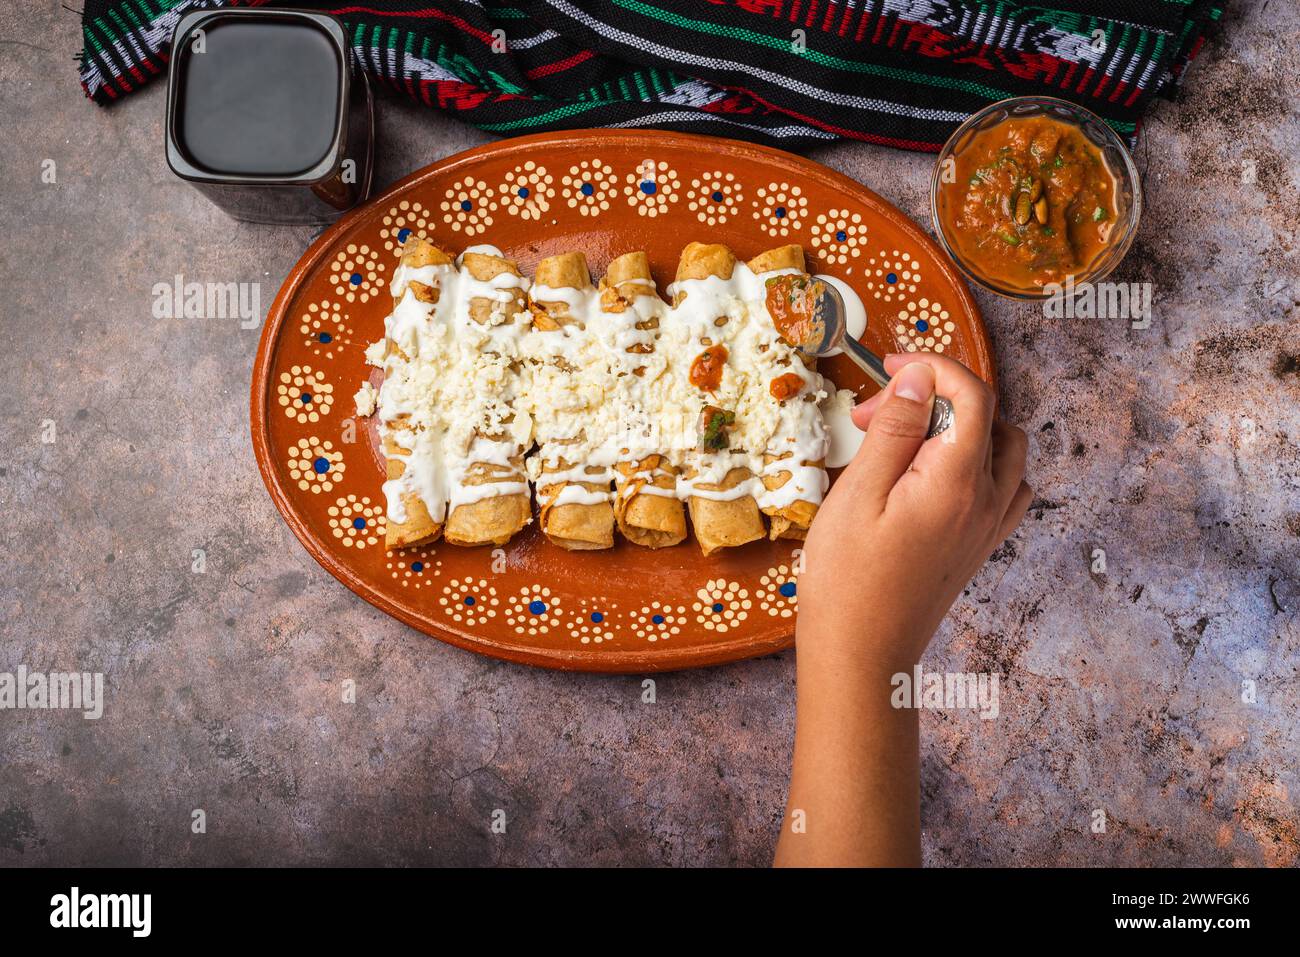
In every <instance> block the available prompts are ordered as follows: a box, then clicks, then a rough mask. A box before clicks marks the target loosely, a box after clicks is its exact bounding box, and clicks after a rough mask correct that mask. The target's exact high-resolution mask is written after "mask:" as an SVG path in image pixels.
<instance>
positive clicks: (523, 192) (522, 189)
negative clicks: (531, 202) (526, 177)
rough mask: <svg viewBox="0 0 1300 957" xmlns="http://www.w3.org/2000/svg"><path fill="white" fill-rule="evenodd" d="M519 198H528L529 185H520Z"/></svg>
mask: <svg viewBox="0 0 1300 957" xmlns="http://www.w3.org/2000/svg"><path fill="white" fill-rule="evenodd" d="M519 198H520V199H527V198H528V187H527V186H520V187H519Z"/></svg>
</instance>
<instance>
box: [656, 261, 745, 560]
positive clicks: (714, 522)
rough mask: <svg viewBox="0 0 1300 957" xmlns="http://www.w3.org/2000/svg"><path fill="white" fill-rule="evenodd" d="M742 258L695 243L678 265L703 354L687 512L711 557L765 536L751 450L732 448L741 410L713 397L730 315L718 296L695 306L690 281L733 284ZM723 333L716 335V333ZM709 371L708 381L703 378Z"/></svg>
mask: <svg viewBox="0 0 1300 957" xmlns="http://www.w3.org/2000/svg"><path fill="white" fill-rule="evenodd" d="M735 267H736V257H735V256H734V255H733V254H732V252H731V250H730V249H728V248H727V247H726V246H720V245H706V244H703V243H694V242H693V243H691V244H689V245H688V246H687V247H686V248H685V249H684V250H683V251H682V255H681V259H680V260H679V262H678V265H677V277H676V282H675V283H674V288H675V291H674V294H673V305H674V306H675V307H676V310H677V317H676V318H677V320H678V321H683V320H684V321H688V322H689V323H690V324H691V327H692V329H695V330H699V331H698V332H697V333H696V334H695V336H696V337H695V340H694V341H693V343H692V344H691V348H692V349H695V348H698V349H699V350H700V352H699V353H698V354H697V355H696V356H695V357H694V358H692V359H691V360H690V371H689V373H688V381H689V383H690V384H689V386H687V387H688V388H693V389H695V390H696V393H695V394H696V395H697V397H698V399H699V401H700V404H701V406H702V411H701V416H700V425H699V431H700V445H699V448H698V449H697V450H696V451H695V452H694V453H692V454H690V455H689V456H688V457H687V464H686V466H685V468H684V469H683V478H684V480H685V482H684V484H685V485H686V487H687V490H688V493H689V494H688V497H687V508H688V510H689V511H690V516H691V526H692V527H693V528H694V529H695V538H696V541H698V542H699V545H700V549H701V550H702V551H703V552H704V554H705V555H711V554H713V553H714V552H716V551H718V550H719V549H721V548H734V547H736V546H738V545H744V544H746V543H747V542H753V541H757V540H758V539H760V538H762V537H763V536H764V533H765V529H764V527H763V518H762V514H761V513H760V511H759V508H758V502H757V501H756V500H755V498H754V495H753V494H752V490H753V489H754V486H755V482H754V473H753V471H752V470H751V469H750V468H749V466H748V464H747V463H748V461H749V457H748V455H746V454H745V450H737V449H732V448H730V440H729V433H730V430H731V426H732V424H733V422H734V419H735V410H732V409H724V408H721V407H719V406H717V405H714V404H713V394H712V391H711V390H710V388H708V386H709V385H710V376H709V374H707V370H712V372H713V373H716V374H717V377H718V379H719V381H720V376H721V373H722V371H723V369H725V365H726V359H727V353H726V350H725V346H723V345H721V341H722V340H723V339H724V338H725V332H724V331H723V327H725V326H726V325H727V323H728V322H729V318H728V316H727V315H725V314H718V315H711V314H706V313H713V312H717V303H716V299H715V297H714V296H712V295H709V294H706V293H705V291H704V289H703V288H702V287H696V290H695V292H696V294H697V296H698V298H697V300H696V302H698V306H696V307H695V308H696V309H702V310H705V312H704V313H700V314H698V315H696V314H694V311H693V309H692V306H691V303H692V300H691V295H692V287H691V283H690V280H705V281H707V280H709V279H710V278H714V277H716V278H718V279H721V280H730V279H731V277H732V273H733V272H734V271H735ZM715 329H716V330H719V331H718V332H717V333H716V334H715V333H712V332H711V331H710V330H715ZM701 369H704V370H706V374H705V375H704V376H702V377H701V376H700V375H697V373H698V372H699V371H700V370H701Z"/></svg>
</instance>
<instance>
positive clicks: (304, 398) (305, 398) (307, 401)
mask: <svg viewBox="0 0 1300 957" xmlns="http://www.w3.org/2000/svg"><path fill="white" fill-rule="evenodd" d="M298 399H299V401H301V402H302V404H303V405H311V393H310V392H303V393H300V394H299V396H298Z"/></svg>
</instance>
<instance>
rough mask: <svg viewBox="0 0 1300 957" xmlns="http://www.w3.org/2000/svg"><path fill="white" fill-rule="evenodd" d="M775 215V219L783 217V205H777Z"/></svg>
mask: <svg viewBox="0 0 1300 957" xmlns="http://www.w3.org/2000/svg"><path fill="white" fill-rule="evenodd" d="M775 215H776V218H777V219H785V207H784V206H778V207H777V208H776V212H775Z"/></svg>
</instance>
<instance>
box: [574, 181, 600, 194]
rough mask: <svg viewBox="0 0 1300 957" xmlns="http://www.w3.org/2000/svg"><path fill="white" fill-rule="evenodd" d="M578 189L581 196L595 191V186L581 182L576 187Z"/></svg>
mask: <svg viewBox="0 0 1300 957" xmlns="http://www.w3.org/2000/svg"><path fill="white" fill-rule="evenodd" d="M578 190H579V191H580V192H581V193H582V195H583V196H590V195H591V194H592V193H594V192H595V191H596V189H595V187H593V186H592V185H591V184H590V183H583V184H582V185H581V186H579V187H578Z"/></svg>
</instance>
